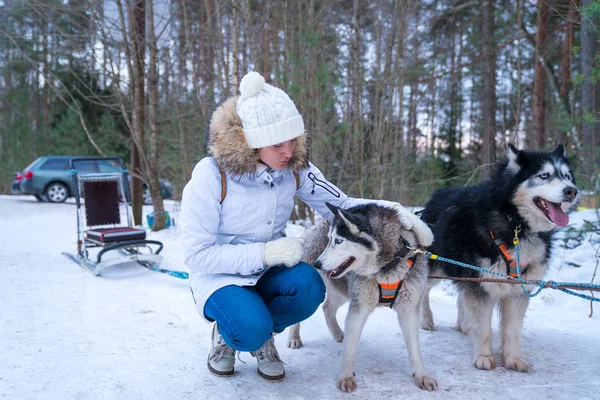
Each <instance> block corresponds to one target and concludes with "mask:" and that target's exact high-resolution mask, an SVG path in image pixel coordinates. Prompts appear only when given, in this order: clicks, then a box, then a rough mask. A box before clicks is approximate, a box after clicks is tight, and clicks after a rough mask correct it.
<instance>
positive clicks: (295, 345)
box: [288, 338, 302, 349]
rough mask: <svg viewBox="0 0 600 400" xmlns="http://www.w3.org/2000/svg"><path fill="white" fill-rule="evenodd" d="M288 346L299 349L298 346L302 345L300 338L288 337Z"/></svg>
mask: <svg viewBox="0 0 600 400" xmlns="http://www.w3.org/2000/svg"><path fill="white" fill-rule="evenodd" d="M288 347H289V348H290V349H299V348H300V347H302V340H301V339H300V338H292V339H289V340H288Z"/></svg>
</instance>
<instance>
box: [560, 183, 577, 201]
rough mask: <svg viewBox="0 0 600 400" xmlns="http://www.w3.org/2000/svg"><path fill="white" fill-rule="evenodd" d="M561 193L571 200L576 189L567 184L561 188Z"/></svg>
mask: <svg viewBox="0 0 600 400" xmlns="http://www.w3.org/2000/svg"><path fill="white" fill-rule="evenodd" d="M563 194H564V195H565V197H566V198H567V200H573V199H574V198H575V197H576V196H577V189H576V188H574V187H573V186H567V187H566V188H564V189H563Z"/></svg>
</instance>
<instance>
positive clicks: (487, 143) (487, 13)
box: [481, 0, 542, 179]
mask: <svg viewBox="0 0 600 400" xmlns="http://www.w3.org/2000/svg"><path fill="white" fill-rule="evenodd" d="M540 1H542V0H540ZM484 7H485V9H484V12H483V37H482V39H481V40H482V43H483V58H484V73H483V92H482V94H483V99H482V104H483V110H482V111H483V147H482V151H483V160H482V161H483V169H482V175H483V176H482V177H483V178H484V179H487V178H489V176H490V173H491V170H492V167H493V165H492V164H493V163H495V162H496V151H495V143H496V141H495V139H496V54H495V53H494V30H495V26H494V1H493V0H487V1H486V3H485V6H484Z"/></svg>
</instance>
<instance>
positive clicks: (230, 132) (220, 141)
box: [208, 97, 308, 176]
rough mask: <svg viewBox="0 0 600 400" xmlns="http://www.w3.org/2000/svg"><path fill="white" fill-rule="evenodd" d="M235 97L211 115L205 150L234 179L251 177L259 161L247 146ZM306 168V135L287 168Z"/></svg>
mask: <svg viewBox="0 0 600 400" xmlns="http://www.w3.org/2000/svg"><path fill="white" fill-rule="evenodd" d="M236 100H237V97H231V98H229V99H228V100H226V101H225V102H224V103H223V104H221V105H220V106H219V107H218V108H217V109H216V110H215V112H214V113H213V115H212V119H211V121H210V127H209V137H208V150H209V152H210V153H211V155H212V156H213V157H214V158H215V160H216V162H217V164H218V165H219V167H220V168H223V169H224V170H225V171H227V172H228V173H230V174H233V175H239V176H241V175H244V174H248V173H250V174H253V173H255V172H256V166H257V164H258V163H259V161H260V159H259V157H258V149H251V148H250V147H249V146H248V144H247V143H246V139H245V137H244V130H243V128H242V121H241V120H240V117H239V116H238V115H237V113H236V111H235V110H236V107H235V106H236ZM307 167H308V153H307V148H306V134H304V135H301V136H298V138H297V141H296V148H295V149H294V152H293V154H292V158H291V159H290V162H289V164H288V168H289V169H290V170H292V171H301V170H303V169H306V168H307Z"/></svg>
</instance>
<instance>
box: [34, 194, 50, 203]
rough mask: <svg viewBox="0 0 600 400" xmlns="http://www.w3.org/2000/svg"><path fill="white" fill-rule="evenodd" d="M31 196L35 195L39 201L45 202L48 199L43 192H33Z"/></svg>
mask: <svg viewBox="0 0 600 400" xmlns="http://www.w3.org/2000/svg"><path fill="white" fill-rule="evenodd" d="M33 197H35V198H36V199H37V201H39V202H40V203H45V202H47V201H48V198H47V197H46V195H45V194H34V195H33Z"/></svg>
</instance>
